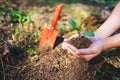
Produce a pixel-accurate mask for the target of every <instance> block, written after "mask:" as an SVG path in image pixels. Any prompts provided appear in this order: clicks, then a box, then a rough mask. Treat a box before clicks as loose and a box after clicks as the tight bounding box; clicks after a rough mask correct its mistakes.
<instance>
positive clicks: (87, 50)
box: [76, 48, 93, 55]
mask: <svg viewBox="0 0 120 80" xmlns="http://www.w3.org/2000/svg"><path fill="white" fill-rule="evenodd" d="M92 52H93V51H92V49H91V48H84V49H78V50H77V51H76V54H78V55H88V54H93V53H92Z"/></svg>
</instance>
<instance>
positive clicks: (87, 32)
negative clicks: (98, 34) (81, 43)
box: [68, 19, 94, 37]
mask: <svg viewBox="0 0 120 80" xmlns="http://www.w3.org/2000/svg"><path fill="white" fill-rule="evenodd" d="M68 23H69V25H70V27H71V28H72V29H73V30H76V31H77V33H78V35H79V37H80V32H81V28H82V27H83V26H84V24H83V23H81V24H80V25H79V26H77V23H76V22H75V21H74V20H72V19H70V20H68ZM83 35H85V36H89V37H93V36H94V32H92V31H85V32H83Z"/></svg>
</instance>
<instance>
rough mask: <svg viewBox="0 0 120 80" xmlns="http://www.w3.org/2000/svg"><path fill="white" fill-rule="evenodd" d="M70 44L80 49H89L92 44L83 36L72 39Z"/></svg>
mask: <svg viewBox="0 0 120 80" xmlns="http://www.w3.org/2000/svg"><path fill="white" fill-rule="evenodd" d="M69 43H70V44H72V45H73V46H75V47H77V48H78V49H80V48H87V47H89V46H90V44H91V43H92V42H91V41H90V40H89V39H88V38H85V37H84V36H82V37H81V38H80V37H78V38H73V39H71V40H70V41H69Z"/></svg>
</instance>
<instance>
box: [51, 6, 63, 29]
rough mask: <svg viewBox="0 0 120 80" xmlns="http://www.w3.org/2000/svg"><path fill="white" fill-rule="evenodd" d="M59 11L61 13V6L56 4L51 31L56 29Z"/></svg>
mask: <svg viewBox="0 0 120 80" xmlns="http://www.w3.org/2000/svg"><path fill="white" fill-rule="evenodd" d="M61 11H62V4H57V6H56V9H55V13H54V17H53V20H52V26H51V29H52V30H54V29H55V27H56V24H57V21H58V18H59V16H60V13H61Z"/></svg>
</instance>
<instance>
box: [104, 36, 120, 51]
mask: <svg viewBox="0 0 120 80" xmlns="http://www.w3.org/2000/svg"><path fill="white" fill-rule="evenodd" d="M115 47H120V34H116V35H114V36H111V37H108V38H105V39H103V50H107V49H110V48H115Z"/></svg>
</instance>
